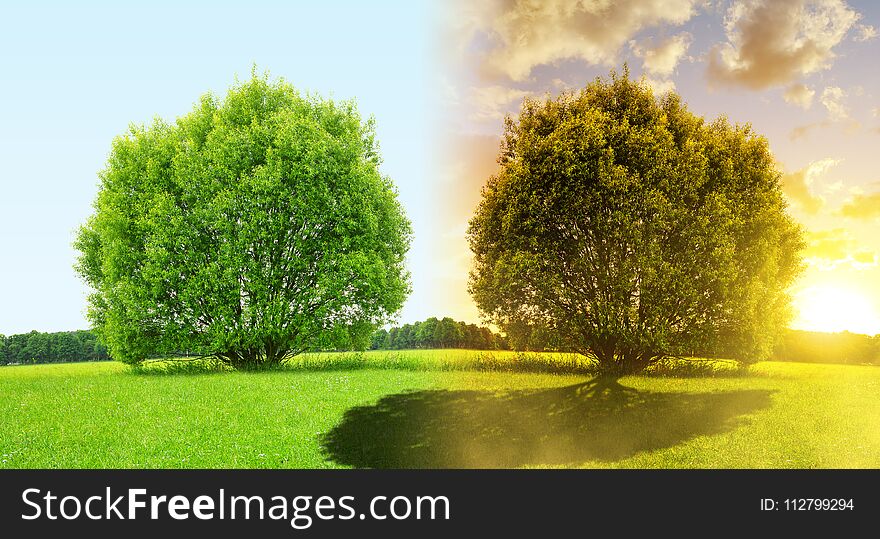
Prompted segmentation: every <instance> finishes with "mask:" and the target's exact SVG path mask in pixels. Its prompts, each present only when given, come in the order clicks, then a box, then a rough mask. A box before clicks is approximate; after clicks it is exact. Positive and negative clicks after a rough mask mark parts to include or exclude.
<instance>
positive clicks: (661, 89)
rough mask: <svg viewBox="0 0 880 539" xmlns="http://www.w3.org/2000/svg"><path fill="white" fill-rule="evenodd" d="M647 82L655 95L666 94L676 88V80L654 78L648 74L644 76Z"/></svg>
mask: <svg viewBox="0 0 880 539" xmlns="http://www.w3.org/2000/svg"><path fill="white" fill-rule="evenodd" d="M644 80H645V83H646V84H647V85H648V86H650V87H651V90H653V91H654V95H661V94H665V93H666V92H671V91H672V90H675V82H673V81H671V80H660V79H653V78H651V77H648V76H647V75H646V76H645V77H644Z"/></svg>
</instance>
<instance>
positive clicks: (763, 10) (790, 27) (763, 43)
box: [707, 0, 860, 90]
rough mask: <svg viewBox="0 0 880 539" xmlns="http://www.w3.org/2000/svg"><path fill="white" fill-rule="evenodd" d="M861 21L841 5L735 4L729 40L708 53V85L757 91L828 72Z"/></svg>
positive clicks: (806, 1) (744, 0)
mask: <svg viewBox="0 0 880 539" xmlns="http://www.w3.org/2000/svg"><path fill="white" fill-rule="evenodd" d="M859 17H860V15H859V14H858V13H856V12H855V11H853V10H852V9H850V8H849V6H847V4H846V3H845V2H843V1H842V0H772V1H770V0H740V1H736V2H733V3H732V4H731V6H730V8H729V9H728V12H727V16H726V17H725V27H726V32H727V38H728V41H727V42H726V43H724V44H721V45H717V46H715V47H714V48H713V49H712V50H711V51H710V54H709V65H708V71H707V75H708V77H709V80H710V81H711V82H713V83H716V84H724V85H735V86H744V87H746V88H749V89H752V90H761V89H764V88H769V87H771V86H777V85H782V84H788V83H791V82H792V81H795V80H797V79H798V78H799V77H802V76H805V75H809V74H811V73H816V72H818V71H821V70H824V69H827V68H829V67H830V66H831V63H832V60H833V59H834V57H835V54H834V50H833V49H834V47H835V46H837V45H838V44H839V43H840V42H841V40H843V38H844V36H846V34H847V32H848V31H849V30H850V28H852V26H853V25H854V24H855V23H856V21H857V20H858V19H859Z"/></svg>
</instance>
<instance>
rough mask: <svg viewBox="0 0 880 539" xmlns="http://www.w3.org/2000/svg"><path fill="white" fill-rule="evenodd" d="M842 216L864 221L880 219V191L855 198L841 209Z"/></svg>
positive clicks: (858, 195)
mask: <svg viewBox="0 0 880 539" xmlns="http://www.w3.org/2000/svg"><path fill="white" fill-rule="evenodd" d="M840 215H842V216H844V217H850V218H852V219H864V220H869V219H876V218H878V217H880V191H878V192H875V193H869V194H857V195H855V196H853V197H852V198H850V199H849V200H848V201H847V202H846V203H845V204H844V205H843V207H842V208H840Z"/></svg>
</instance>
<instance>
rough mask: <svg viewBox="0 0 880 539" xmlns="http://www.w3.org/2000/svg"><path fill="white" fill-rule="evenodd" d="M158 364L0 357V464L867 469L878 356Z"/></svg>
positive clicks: (442, 357)
mask: <svg viewBox="0 0 880 539" xmlns="http://www.w3.org/2000/svg"><path fill="white" fill-rule="evenodd" d="M516 361H519V362H520V363H519V364H517V363H515V362H516ZM512 362H514V363H513V367H511V366H510V365H511V363H512ZM554 365H562V367H564V368H559V369H554V367H553V366H554ZM159 367H161V365H153V366H151V367H150V369H148V372H147V373H143V372H142V373H134V372H132V371H131V370H130V369H129V368H128V367H125V366H123V365H121V364H118V363H74V364H60V365H35V366H16V367H4V368H0V417H2V421H0V467H2V468H111V467H112V468H174V467H183V468H264V467H265V468H277V467H295V468H327V467H351V466H354V467H395V468H400V467H426V468H427V467H557V466H564V467H623V468H633V467H636V468H706V467H708V468H765V467H770V468H789V467H791V468H812V467H833V468H857V467H871V468H877V467H880V368H877V367H861V366H844V365H813V364H799V363H760V364H758V365H755V366H753V367H751V368H750V369H749V371H748V372H747V373H744V374H740V375H735V376H734V375H729V374H732V373H726V372H721V373H716V376H689V377H663V376H656V375H655V376H630V377H626V378H622V379H620V381H619V384H618V385H615V384H604V383H596V382H594V381H592V380H591V378H590V376H589V375H586V374H558V373H557V374H554V373H552V372H553V371H554V370H555V371H556V372H562V371H565V370H568V371H573V372H575V373H579V372H580V371H579V370H578V369H579V368H580V367H579V363H578V362H577V361H575V360H574V359H573V358H572V357H571V356H562V355H555V356H554V355H549V354H548V355H534V356H531V358H525V357H524V356H515V355H513V354H508V355H505V354H503V353H502V354H501V355H492V354H488V355H487V354H480V353H477V352H469V351H450V350H444V351H439V350H438V351H417V352H392V353H388V352H377V353H368V354H364V355H354V354H345V355H315V356H309V357H306V358H303V359H301V360H298V361H297V362H295V364H294V365H292V366H290V367H289V368H288V369H287V370H284V371H279V372H267V373H237V372H202V373H189V374H187V373H177V374H161V373H159V371H160V370H161V369H160V368H159ZM513 368H517V369H518V370H525V371H530V372H515V371H513V370H511V369H513ZM184 370H186V369H184ZM189 370H194V369H189Z"/></svg>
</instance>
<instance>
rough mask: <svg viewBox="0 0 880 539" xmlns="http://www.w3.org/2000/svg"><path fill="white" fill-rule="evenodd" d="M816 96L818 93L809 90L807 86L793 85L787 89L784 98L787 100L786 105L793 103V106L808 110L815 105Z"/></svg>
mask: <svg viewBox="0 0 880 539" xmlns="http://www.w3.org/2000/svg"><path fill="white" fill-rule="evenodd" d="M814 95H816V91H815V90H812V89H810V88H808V87H807V86H806V85H804V84H792V85H791V86H789V87H788V88H786V89H785V93H784V94H782V98H783V99H785V102H786V103H791V104H792V105H797V106H799V107H801V108H804V109H808V108H810V106H812V104H813V96H814Z"/></svg>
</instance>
